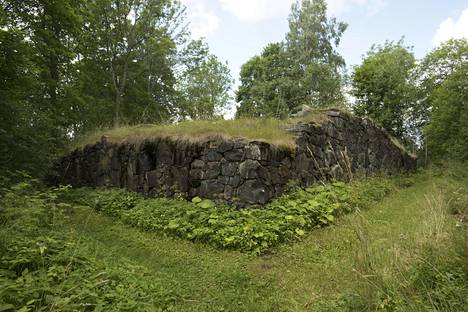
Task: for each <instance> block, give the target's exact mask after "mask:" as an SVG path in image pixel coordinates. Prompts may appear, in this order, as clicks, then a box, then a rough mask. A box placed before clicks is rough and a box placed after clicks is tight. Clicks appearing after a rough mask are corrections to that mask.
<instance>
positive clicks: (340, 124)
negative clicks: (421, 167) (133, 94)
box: [56, 110, 416, 207]
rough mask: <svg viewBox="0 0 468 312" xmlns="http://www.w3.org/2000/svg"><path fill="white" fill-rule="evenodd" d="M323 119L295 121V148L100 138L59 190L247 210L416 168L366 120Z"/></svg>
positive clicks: (70, 162) (65, 166) (68, 169)
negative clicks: (321, 185) (97, 189)
mask: <svg viewBox="0 0 468 312" xmlns="http://www.w3.org/2000/svg"><path fill="white" fill-rule="evenodd" d="M324 114H325V117H326V118H324V120H323V122H320V124H317V123H312V122H311V123H305V122H298V123H297V124H294V125H293V126H292V127H291V128H290V129H289V130H288V131H292V132H293V133H294V137H295V138H296V139H295V142H296V147H295V148H286V147H284V148H282V147H277V146H273V145H271V144H269V143H267V142H260V141H249V140H246V139H242V138H232V139H226V138H221V137H207V138H204V139H199V140H196V141H187V140H180V139H176V138H171V137H161V138H153V139H148V140H146V141H143V142H140V143H138V144H132V143H120V144H116V143H109V142H107V141H106V140H105V139H103V140H102V141H101V142H99V143H96V144H94V145H88V146H86V147H84V148H83V149H78V150H76V151H74V152H73V153H71V154H70V155H67V156H66V157H64V158H62V159H61V160H60V162H59V163H58V164H57V172H58V177H57V178H56V183H61V184H71V185H73V186H115V187H121V188H127V189H130V190H133V191H135V192H139V193H143V194H145V195H148V196H153V197H156V196H164V197H172V196H174V195H176V194H179V195H182V196H184V197H185V198H187V199H191V198H193V197H195V196H198V197H201V198H209V199H215V200H221V201H223V202H225V203H228V204H232V205H236V206H238V207H246V206H258V205H263V204H265V203H267V202H268V201H270V200H271V199H273V198H276V197H279V196H280V195H282V194H283V193H284V191H285V189H286V188H287V186H288V184H289V183H291V182H293V183H295V184H298V185H300V186H307V185H310V184H312V183H315V182H318V181H329V180H341V181H348V180H350V179H351V178H353V177H354V176H356V175H357V174H372V173H376V172H387V173H388V172H398V171H402V170H413V169H415V167H416V160H415V158H413V157H412V156H410V155H409V154H408V153H406V152H405V151H404V150H402V149H400V148H399V147H398V146H396V145H395V144H394V143H393V142H392V140H391V138H390V136H389V135H388V134H387V133H386V132H385V131H384V130H382V129H381V128H379V127H377V126H376V125H375V124H374V123H372V122H371V121H370V120H367V119H361V118H357V117H354V116H351V115H349V114H346V113H343V112H339V111H334V110H331V111H327V112H325V113H324Z"/></svg>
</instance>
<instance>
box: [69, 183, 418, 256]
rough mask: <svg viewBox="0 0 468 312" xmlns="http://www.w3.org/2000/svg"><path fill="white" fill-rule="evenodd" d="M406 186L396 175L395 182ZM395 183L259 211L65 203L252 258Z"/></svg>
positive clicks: (88, 196) (115, 196) (314, 190)
mask: <svg viewBox="0 0 468 312" xmlns="http://www.w3.org/2000/svg"><path fill="white" fill-rule="evenodd" d="M403 180H404V181H405V182H404V183H411V178H403V177H401V178H400V179H399V180H398V181H399V183H402V181H403ZM396 183H397V180H396V179H388V178H378V177H375V178H371V179H367V180H360V181H355V182H352V183H350V184H345V183H342V182H335V183H331V184H327V185H315V186H311V187H308V188H306V189H296V190H294V191H292V192H291V193H289V194H287V195H284V196H282V197H280V198H278V199H276V200H274V201H272V202H271V203H269V204H267V205H266V206H264V207H262V208H261V209H243V210H238V209H235V208H233V207H227V206H223V205H217V204H216V203H214V202H213V201H210V200H206V199H205V200H203V199H201V198H198V197H195V198H194V199H193V200H192V202H191V203H190V202H187V201H185V200H183V199H180V200H174V199H163V198H156V199H154V198H153V199H148V198H143V197H141V196H139V195H137V194H135V193H132V192H128V191H125V190H121V189H100V190H89V189H81V190H79V189H78V190H75V191H72V192H70V193H69V194H68V196H70V198H69V199H68V200H71V201H73V200H76V201H77V202H78V203H80V204H85V205H89V206H90V207H92V208H93V209H95V210H96V211H98V212H101V213H104V214H106V215H108V216H112V217H116V218H119V219H121V220H122V221H123V222H125V223H127V224H130V225H132V226H134V227H136V228H139V229H142V230H145V231H151V232H157V233H163V234H167V235H174V236H178V237H181V238H184V239H188V240H191V241H195V242H203V243H208V244H211V245H214V246H216V247H219V248H229V249H236V250H241V251H243V252H248V253H252V254H255V255H258V254H261V253H264V252H266V251H268V250H270V249H271V247H274V246H276V245H278V244H280V243H283V242H291V241H294V240H298V239H300V238H301V237H303V236H304V235H305V234H306V233H307V231H310V230H311V229H313V228H318V227H321V226H326V225H329V224H331V223H333V221H334V219H335V216H337V215H339V214H343V213H349V212H352V211H355V210H357V209H362V208H366V207H369V206H370V205H372V204H373V203H375V202H376V201H378V200H381V199H382V198H383V197H384V196H385V195H386V194H388V193H389V192H390V191H391V190H393V189H395V188H396V187H397V185H396Z"/></svg>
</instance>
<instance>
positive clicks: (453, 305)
mask: <svg viewBox="0 0 468 312" xmlns="http://www.w3.org/2000/svg"><path fill="white" fill-rule="evenodd" d="M445 171H447V170H445ZM417 178H418V179H417V182H416V183H415V184H414V185H412V186H410V187H408V188H405V189H400V190H397V191H395V192H394V193H392V194H391V195H390V196H388V197H387V198H386V199H384V200H383V201H381V202H379V203H376V204H375V205H374V206H373V207H370V208H369V209H366V210H364V211H361V212H359V213H354V214H350V215H346V216H343V217H340V218H338V220H337V223H336V224H335V225H333V226H330V227H326V228H322V229H317V230H314V231H312V232H311V233H310V234H309V235H307V236H306V237H305V238H303V240H302V241H300V242H296V243H294V244H286V245H282V246H280V247H278V248H277V249H275V252H274V253H270V254H267V255H264V256H261V257H252V256H249V255H248V254H243V253H240V252H236V251H226V250H217V249H214V248H212V247H209V246H207V245H204V244H193V243H190V242H187V241H184V240H180V239H177V238H172V237H165V236H163V235H158V234H153V233H148V232H140V231H138V230H136V229H134V228H131V227H128V226H126V225H124V224H122V223H120V222H118V221H116V220H114V219H111V218H109V217H106V216H104V215H101V214H97V213H95V212H94V211H93V210H92V209H91V208H89V207H85V206H81V207H78V206H67V205H65V204H61V205H62V206H61V207H55V208H60V209H65V210H69V212H68V213H67V214H66V218H59V215H57V211H58V210H56V209H55V208H54V209H55V210H54V209H50V207H49V206H47V205H46V206H45V208H49V209H48V211H49V212H50V211H52V212H53V213H51V214H50V215H48V216H49V217H48V218H47V220H46V221H47V222H46V221H44V220H45V219H44V217H43V216H41V217H40V224H42V225H41V226H42V227H43V226H44V225H43V224H49V225H48V227H46V228H44V229H42V228H34V227H33V225H31V224H36V223H37V222H39V221H37V220H35V219H34V217H31V218H28V217H27V216H31V215H32V214H31V213H28V214H27V215H24V214H20V212H18V211H19V210H18V209H19V208H18V207H26V206H28V205H32V204H30V203H29V202H28V201H25V199H24V198H25V196H23V197H20V198H10V199H8V198H6V199H4V200H3V203H4V204H5V203H9V204H10V205H13V204H14V202H15V201H16V207H17V209H16V210H13V211H10V210H11V209H8V210H7V211H6V215H5V214H4V216H3V217H2V219H1V222H2V227H0V251H1V252H2V253H1V254H2V258H1V262H0V263H1V267H0V269H1V270H0V308H2V309H3V308H5V307H6V308H5V309H4V310H5V311H13V310H15V309H19V308H20V307H22V306H26V307H28V308H24V309H23V311H32V310H37V311H54V310H57V311H59V310H60V311H72V310H73V311H77V310H78V311H111V310H115V311H118V310H120V311H122V310H125V311H158V310H166V311H376V310H381V311H466V305H465V304H466V300H467V299H468V293H467V290H468V289H467V283H466V276H467V275H466V274H467V273H468V272H467V269H468V268H467V263H468V257H467V253H466V252H467V250H466V238H467V237H466V233H467V232H466V230H464V229H463V227H462V226H460V225H461V224H460V223H459V219H458V217H455V216H453V215H451V214H450V208H453V207H456V209H457V211H458V210H460V209H464V208H463V207H465V206H466V195H467V194H468V192H467V188H466V185H468V183H467V182H468V180H467V176H466V173H464V175H461V176H460V175H457V176H447V173H444V174H440V173H436V174H434V173H426V174H423V175H419V176H418V177H417ZM50 197H54V195H53V194H52V195H50V194H49V195H48V196H47V197H46V198H50ZM23 200H24V202H21V201H23ZM33 203H34V205H35V206H38V205H40V204H41V200H40V199H38V198H36V199H34V201H33ZM36 210H37V208H34V209H32V210H31V212H32V211H36ZM54 211H55V212H54ZM465 212H466V210H465ZM43 219H44V220H43ZM28 220H29V221H28ZM57 220H61V221H57ZM26 228H31V229H30V230H27V229H26ZM44 233H47V235H48V237H49V236H51V235H56V236H57V237H56V239H58V238H61V240H60V246H57V247H55V248H57V249H58V250H62V249H63V248H62V247H61V246H62V245H67V244H70V246H72V247H71V248H70V252H69V253H68V252H67V253H65V254H60V253H59V255H61V257H62V258H63V259H65V264H64V265H60V264H59V263H60V262H57V261H58V260H57V259H62V258H60V257H59V256H54V257H56V258H54V259H55V260H54V261H55V262H53V263H54V265H53V268H51V267H50V266H49V267H48V266H47V259H49V258H47V257H49V253H50V252H49V250H50V251H52V250H53V246H54V244H53V243H51V242H49V243H47V244H48V245H47V246H46V247H43V246H45V245H43V244H44V243H43V241H44V240H41V239H40V237H41V236H42V235H43V234H44ZM26 239H29V240H31V243H26ZM23 242H24V244H23ZM21 244H22V245H21ZM15 246H16V247H15ZM17 247H18V248H17ZM19 247H21V248H19ZM15 248H16V249H15ZM47 248H49V249H47ZM61 248H62V249H61ZM464 248H465V249H464ZM12 249H15V250H16V253H11V250H12ZM18 250H21V251H18ZM67 250H68V249H67ZM8 255H10V256H11V257H10V258H8ZM33 255H34V257H36V258H37V263H39V265H37V266H36V267H34V265H33V264H31V263H32V261H31V258H32V257H33ZM50 257H52V256H50ZM36 258H34V259H36ZM70 258H71V259H74V260H73V261H72V260H70ZM21 259H23V260H21ZM28 259H29V260H28ZM41 259H42V260H41ZM78 259H87V260H86V263H87V266H85V267H83V266H80V264H79V261H78ZM41 261H42V262H41ZM83 261H85V260H83ZM18 263H20V265H19V264H18ZM41 263H42V264H41ZM6 267H9V268H10V269H11V268H16V270H17V271H19V274H20V276H19V277H18V278H17V279H16V280H12V277H8V276H7V275H6V274H7V273H6V272H8V270H7V271H5V268H6ZM62 267H65V268H66V270H65V271H60V270H59V268H62ZM18 268H21V269H23V271H22V270H21V269H18ZM26 269H27V270H29V271H26V272H25V271H24V270H26ZM34 270H36V271H34ZM41 270H42V271H43V272H44V274H42V275H33V276H32V277H31V272H40V271H41ZM21 272H22V273H21ZM54 274H55V275H54ZM35 278H36V279H35ZM49 278H50V279H51V281H50V283H52V284H53V285H55V286H54V288H53V289H52V292H53V293H55V295H54V296H55V297H54V296H52V295H50V294H48V295H47V296H48V298H49V299H48V300H52V301H47V300H46V299H45V296H44V295H43V292H44V291H45V290H44V289H41V288H40V287H39V286H40V283H39V282H38V281H39V280H40V281H43V280H46V279H49ZM49 285H50V284H49ZM41 291H42V293H41ZM49 292H50V287H49ZM8 296H10V297H11V296H14V298H15V299H17V300H21V302H22V303H18V304H17V305H15V306H11V303H8V302H7V301H6V299H7V298H9V297H8ZM51 298H52V299H51ZM54 298H55V299H54ZM10 299H11V298H10ZM50 302H55V303H54V304H51V303H50ZM2 303H3V305H2ZM2 309H0V310H2ZM8 309H9V310H8Z"/></svg>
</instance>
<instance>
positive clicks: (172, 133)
mask: <svg viewBox="0 0 468 312" xmlns="http://www.w3.org/2000/svg"><path fill="white" fill-rule="evenodd" d="M325 118H326V115H325V114H324V113H323V112H322V111H317V112H313V113H310V114H308V115H307V116H304V117H301V118H292V119H287V120H278V119H271V118H258V119H247V118H245V119H234V120H193V121H182V122H179V123H175V124H144V125H135V126H123V127H118V128H110V129H100V130H97V131H94V132H91V133H88V134H87V135H84V136H82V137H79V138H77V139H76V140H75V141H74V143H73V144H72V148H80V147H83V146H85V145H87V144H94V143H96V142H98V141H100V140H101V138H102V137H103V136H106V137H107V141H108V142H112V143H123V142H130V143H138V142H141V141H143V140H148V139H153V138H160V137H172V138H174V139H176V140H184V141H190V142H197V141H200V140H204V139H206V138H209V137H220V138H242V139H247V140H250V141H261V142H267V143H270V144H272V145H274V146H277V147H284V148H294V147H295V140H294V134H293V133H291V132H290V131H288V128H290V127H291V126H292V125H293V124H295V123H297V122H299V121H302V122H308V123H320V122H322V121H323V120H324V119H325Z"/></svg>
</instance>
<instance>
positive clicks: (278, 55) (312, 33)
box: [236, 0, 347, 117]
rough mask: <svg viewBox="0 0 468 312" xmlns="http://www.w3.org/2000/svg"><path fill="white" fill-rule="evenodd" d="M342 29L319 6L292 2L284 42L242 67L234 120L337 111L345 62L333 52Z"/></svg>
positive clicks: (313, 1) (313, 0) (310, 0)
mask: <svg viewBox="0 0 468 312" xmlns="http://www.w3.org/2000/svg"><path fill="white" fill-rule="evenodd" d="M346 27H347V25H346V24H345V23H342V22H338V21H336V19H335V18H329V17H328V16H327V4H326V2H325V1H324V0H298V1H296V2H295V3H294V4H293V5H292V8H291V14H290V16H289V32H288V33H287V34H286V39H285V41H284V42H281V43H273V44H270V45H268V46H267V47H266V48H265V49H264V50H263V53H262V54H261V55H260V56H255V57H253V58H252V59H251V60H249V61H248V62H247V63H246V64H244V65H243V67H242V69H241V74H240V76H241V77H240V81H241V86H240V87H239V89H238V91H237V97H236V99H237V102H238V103H239V104H240V106H239V110H238V114H237V116H239V117H241V116H256V117H259V116H270V117H271V116H274V117H285V116H288V115H289V114H290V113H292V112H294V111H295V110H297V109H298V108H299V107H301V106H302V105H304V104H307V105H309V106H312V107H327V106H337V105H340V104H341V103H342V102H343V101H344V97H343V92H342V86H343V77H342V71H343V70H344V66H345V62H344V59H343V58H342V57H341V56H340V55H339V53H338V52H337V50H336V49H337V47H338V45H339V44H340V40H341V37H342V35H343V33H344V31H345V30H346Z"/></svg>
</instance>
